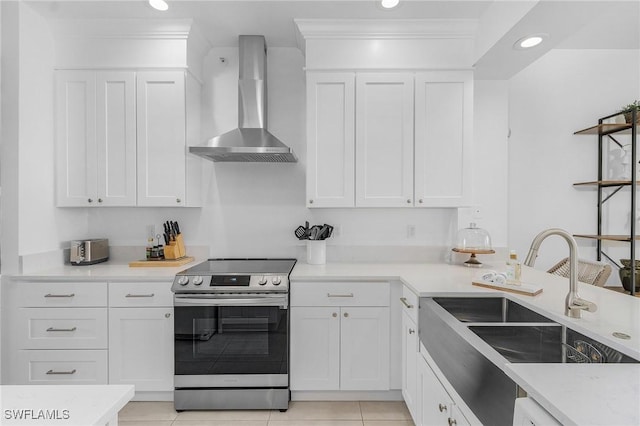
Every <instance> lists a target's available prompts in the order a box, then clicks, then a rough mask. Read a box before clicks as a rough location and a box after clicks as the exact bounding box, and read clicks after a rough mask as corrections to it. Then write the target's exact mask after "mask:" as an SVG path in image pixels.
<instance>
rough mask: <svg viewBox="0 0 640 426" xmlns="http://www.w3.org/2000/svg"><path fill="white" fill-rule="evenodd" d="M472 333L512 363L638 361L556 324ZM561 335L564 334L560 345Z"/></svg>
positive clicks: (477, 328) (484, 328) (491, 328)
mask: <svg viewBox="0 0 640 426" xmlns="http://www.w3.org/2000/svg"><path fill="white" fill-rule="evenodd" d="M469 330H471V331H473V332H474V333H475V334H476V335H477V336H478V337H480V338H481V339H482V340H483V341H484V342H485V343H487V344H488V345H489V346H491V347H492V348H493V349H495V350H496V351H497V352H498V353H499V354H500V355H502V356H503V357H504V358H506V359H507V361H509V362H513V363H530V362H540V363H563V362H568V363H588V362H591V363H619V362H637V361H635V360H634V359H632V358H629V357H627V356H625V355H623V354H621V353H620V352H618V351H616V350H614V349H612V348H610V347H608V346H606V345H604V344H602V343H600V342H598V341H596V340H593V339H591V338H588V337H586V336H584V335H582V334H580V333H578V332H576V331H573V330H571V329H569V328H564V327H562V326H560V325H559V324H554V325H514V326H510V325H506V326H482V325H472V326H469ZM563 333H566V337H565V339H566V340H565V342H566V345H564V344H563Z"/></svg>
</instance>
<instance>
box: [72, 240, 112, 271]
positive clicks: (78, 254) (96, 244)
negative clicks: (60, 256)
mask: <svg viewBox="0 0 640 426" xmlns="http://www.w3.org/2000/svg"><path fill="white" fill-rule="evenodd" d="M107 260H109V240H108V239H106V238H96V239H92V240H78V241H71V251H70V252H69V262H71V264H72V265H93V264H94V263H100V262H106V261H107Z"/></svg>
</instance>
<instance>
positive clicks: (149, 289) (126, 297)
mask: <svg viewBox="0 0 640 426" xmlns="http://www.w3.org/2000/svg"><path fill="white" fill-rule="evenodd" d="M109 306H110V307H119V308H124V307H127V306H132V307H134V306H141V307H144V306H173V293H172V292H171V283H170V282H166V283H164V282H117V283H109Z"/></svg>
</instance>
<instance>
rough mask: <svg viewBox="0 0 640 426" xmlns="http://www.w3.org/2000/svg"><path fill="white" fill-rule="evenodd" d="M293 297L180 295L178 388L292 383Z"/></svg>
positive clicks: (176, 306)
mask: <svg viewBox="0 0 640 426" xmlns="http://www.w3.org/2000/svg"><path fill="white" fill-rule="evenodd" d="M288 307H289V297H288V295H287V294H275V295H260V296H255V295H252V296H246V297H245V296H239V295H233V296H230V295H229V296H226V295H197V296H196V295H179V294H176V295H175V296H174V326H175V327H174V329H175V330H174V334H175V336H174V340H175V342H174V343H175V349H174V351H175V372H174V374H175V377H174V379H175V380H174V382H175V387H176V388H186V387H188V388H194V387H207V388H211V387H287V386H288V385H289V362H288V352H289V350H288V348H289V338H288V329H289V315H288V312H289V311H288Z"/></svg>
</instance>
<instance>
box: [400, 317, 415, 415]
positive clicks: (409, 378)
mask: <svg viewBox="0 0 640 426" xmlns="http://www.w3.org/2000/svg"><path fill="white" fill-rule="evenodd" d="M417 354H418V328H417V327H416V323H415V322H413V320H411V318H410V317H409V315H408V314H407V313H405V312H403V313H402V396H403V397H404V402H405V403H406V404H407V408H408V409H409V412H410V413H411V417H413V419H414V420H416V393H417V391H418V370H417V357H416V355H417Z"/></svg>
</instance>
